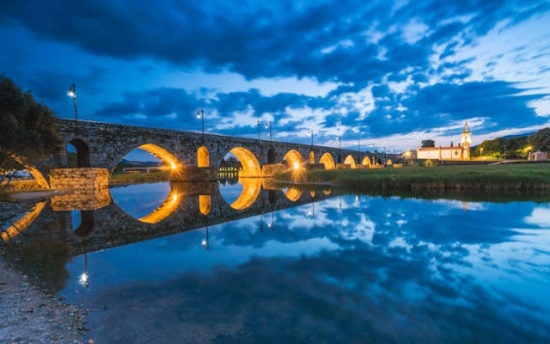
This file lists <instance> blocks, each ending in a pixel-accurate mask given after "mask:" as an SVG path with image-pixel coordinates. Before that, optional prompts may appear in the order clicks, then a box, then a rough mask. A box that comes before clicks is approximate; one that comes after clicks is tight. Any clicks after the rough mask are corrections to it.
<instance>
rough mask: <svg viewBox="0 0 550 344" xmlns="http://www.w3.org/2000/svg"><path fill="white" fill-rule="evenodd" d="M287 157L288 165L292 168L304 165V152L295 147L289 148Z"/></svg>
mask: <svg viewBox="0 0 550 344" xmlns="http://www.w3.org/2000/svg"><path fill="white" fill-rule="evenodd" d="M285 159H286V161H287V162H288V167H289V168H292V169H298V168H300V167H302V166H303V165H304V158H303V157H302V154H300V152H298V151H297V150H295V149H291V150H289V151H288V152H287V153H286V154H285Z"/></svg>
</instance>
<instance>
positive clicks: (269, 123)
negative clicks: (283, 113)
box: [265, 121, 273, 141]
mask: <svg viewBox="0 0 550 344" xmlns="http://www.w3.org/2000/svg"><path fill="white" fill-rule="evenodd" d="M271 124H272V123H271V121H269V122H266V123H265V128H266V129H267V128H269V141H273V139H272V137H271Z"/></svg>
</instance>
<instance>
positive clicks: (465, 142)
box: [460, 121, 472, 160]
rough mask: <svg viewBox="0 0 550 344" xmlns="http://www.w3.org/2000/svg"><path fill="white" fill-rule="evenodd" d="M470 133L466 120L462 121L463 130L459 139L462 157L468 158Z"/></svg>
mask: <svg viewBox="0 0 550 344" xmlns="http://www.w3.org/2000/svg"><path fill="white" fill-rule="evenodd" d="M471 136H472V133H471V132H470V128H468V121H466V122H465V123H464V130H463V131H462V135H461V138H462V140H461V141H460V145H461V146H462V159H466V160H469V159H470V142H471V141H470V139H471Z"/></svg>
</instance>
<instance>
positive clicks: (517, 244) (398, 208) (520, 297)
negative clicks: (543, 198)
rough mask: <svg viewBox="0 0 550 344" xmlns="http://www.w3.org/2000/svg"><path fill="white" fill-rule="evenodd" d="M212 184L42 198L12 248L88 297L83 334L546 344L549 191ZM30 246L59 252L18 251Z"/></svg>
mask: <svg viewBox="0 0 550 344" xmlns="http://www.w3.org/2000/svg"><path fill="white" fill-rule="evenodd" d="M264 186H265V185H264ZM219 190H220V191H219V194H221V198H216V197H212V198H208V201H209V203H208V206H206V207H203V205H202V203H200V202H199V201H197V200H198V199H199V197H198V195H195V196H182V195H181V194H178V195H177V196H174V194H172V193H171V190H170V185H169V184H168V183H155V184H142V185H133V186H127V187H116V188H111V189H110V196H111V197H112V200H111V199H109V200H108V201H107V202H105V201H101V202H104V203H107V204H108V205H107V206H105V205H103V207H101V206H102V205H101V204H100V205H98V206H97V208H98V209H96V210H87V211H84V212H79V211H74V210H72V211H71V210H70V209H68V208H67V207H65V208H63V207H61V208H62V210H59V209H61V208H59V209H58V210H57V211H55V210H54V209H53V208H55V207H59V205H55V204H54V203H53V202H52V204H46V205H45V206H44V209H45V210H43V211H42V213H41V214H39V215H38V217H37V218H36V220H34V221H33V225H29V227H28V229H26V230H24V231H23V230H22V231H21V232H22V233H21V234H19V236H17V240H19V241H21V243H20V245H21V246H22V247H24V248H23V250H22V251H23V253H21V252H19V251H18V252H19V253H18V254H19V255H22V257H17V258H15V260H16V261H17V262H19V263H18V264H19V266H21V267H22V268H23V269H25V268H28V267H29V266H32V268H33V269H34V270H33V271H34V273H33V275H34V276H35V280H36V281H38V282H39V283H42V285H47V287H48V288H49V289H50V290H53V291H54V292H55V293H57V295H58V296H64V297H66V301H65V302H70V303H74V304H79V305H82V306H83V307H84V308H88V309H90V310H91V313H90V315H89V316H88V318H87V320H88V323H87V327H88V328H90V332H89V337H90V338H93V339H94V340H95V341H96V342H97V343H185V342H189V343H200V342H221V343H236V342H238V343H241V342H250V343H280V342H283V341H287V342H292V343H294V342H296V343H298V342H299V343H301V342H316V343H317V342H327V343H328V342H330V343H335V342H336V343H366V342H374V343H378V342H379V343H392V342H395V343H403V342H408V343H442V342H451V343H455V342H456V343H464V342H468V343H490V342H492V343H508V342H512V343H516V342H517V343H521V342H528V343H539V342H540V343H542V342H550V292H549V291H550V206H549V204H548V203H536V202H531V201H521V202H502V203H498V202H496V203H495V202H473V201H468V202H464V201H461V200H453V199H440V198H435V199H433V198H432V199H422V198H406V197H397V196H395V197H379V196H367V195H349V194H341V195H340V194H338V193H337V192H336V190H330V189H325V190H316V191H313V192H309V191H306V192H301V191H296V190H292V189H284V190H280V191H270V192H268V194H267V193H266V192H267V191H264V190H262V191H261V193H260V194H259V196H258V190H256V189H254V190H256V191H254V192H249V191H247V188H246V187H243V185H242V184H239V183H237V184H230V183H226V184H225V185H222V184H220V186H219ZM248 190H250V188H249V189H248ZM246 192H249V193H250V194H255V195H256V196H257V199H255V200H254V202H252V204H249V203H250V202H244V201H241V202H240V203H239V197H240V195H242V194H243V193H246ZM214 193H216V191H215V192H214ZM263 193H266V194H265V195H264V194H263ZM199 194H200V193H199ZM285 195H286V196H285ZM296 195H298V196H296ZM100 198H101V197H100ZM182 199H185V200H183V201H182ZM220 199H221V200H223V201H225V203H224V202H220ZM171 201H173V202H183V203H177V204H176V205H175V206H172V207H171V206H170V204H169V203H170V202H171ZM101 202H100V203H101ZM186 202H187V203H186ZM201 202H202V201H201ZM199 203H200V204H199ZM237 203H239V204H245V205H247V207H246V208H245V209H240V210H231V211H230V210H227V209H230V208H229V207H228V206H229V205H231V204H237ZM199 208H200V211H199ZM106 209H110V210H108V211H107V210H106ZM113 209H117V210H116V211H115V210H113ZM158 209H162V211H157V212H156V213H155V214H157V215H156V216H149V217H147V216H148V214H150V213H151V212H153V213H154V212H155V210H158ZM205 209H206V211H203V210H205ZM102 211H103V213H102ZM163 211H164V212H166V213H167V214H164V213H163V214H161V215H158V214H159V213H162V212H163ZM117 212H118V213H120V214H121V215H116V214H118V213H117ZM204 213H206V214H204ZM229 213H231V214H233V213H234V214H233V215H231V214H229ZM60 215H63V216H62V219H61V218H56V216H58V217H59V216H60ZM67 218H70V219H71V221H69V222H67V221H65V220H66V219H67ZM63 219H65V220H63ZM136 219H142V220H145V219H147V220H146V221H150V223H147V224H145V225H143V226H142V225H141V224H142V223H143V221H138V220H136ZM90 221H91V224H88V225H87V227H86V226H83V225H82V224H84V223H90ZM71 223H72V225H71ZM33 226H34V227H33ZM77 227H78V228H77ZM73 229H75V230H76V231H79V232H78V233H77V234H78V235H75V233H74V232H72V231H73ZM44 233H47V234H44ZM37 238H38V239H37ZM75 238H76V239H75ZM44 243H46V244H44ZM44 245H46V247H48V250H49V251H48V252H61V253H59V254H58V255H57V256H61V257H63V259H61V262H59V261H58V260H56V259H55V258H51V257H50V256H51V255H55V254H54V253H51V254H46V256H48V258H46V260H48V261H51V262H53V263H51V264H40V263H37V262H36V261H37V260H40V261H43V260H44V258H43V257H44V256H45V254H41V255H39V256H40V257H42V258H34V259H31V258H25V254H27V255H28V251H30V250H40V248H37V247H43V246H44ZM25 247H28V249H25ZM25 252H27V253H25Z"/></svg>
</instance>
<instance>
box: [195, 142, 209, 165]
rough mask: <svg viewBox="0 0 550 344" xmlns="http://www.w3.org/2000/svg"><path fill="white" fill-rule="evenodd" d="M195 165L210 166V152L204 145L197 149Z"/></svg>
mask: <svg viewBox="0 0 550 344" xmlns="http://www.w3.org/2000/svg"><path fill="white" fill-rule="evenodd" d="M197 167H210V153H209V152H208V148H206V147H205V146H201V147H199V149H198V150H197Z"/></svg>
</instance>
